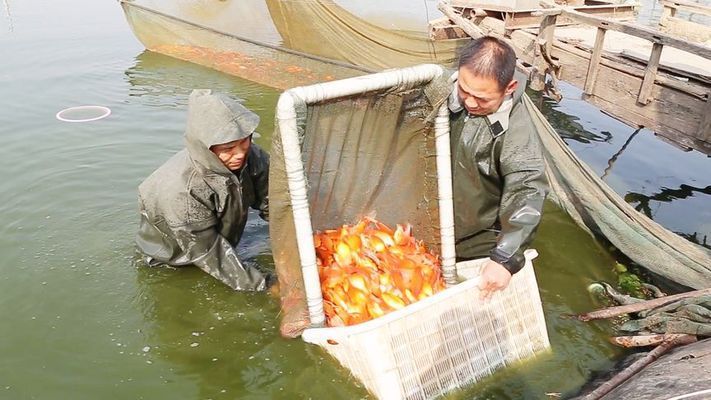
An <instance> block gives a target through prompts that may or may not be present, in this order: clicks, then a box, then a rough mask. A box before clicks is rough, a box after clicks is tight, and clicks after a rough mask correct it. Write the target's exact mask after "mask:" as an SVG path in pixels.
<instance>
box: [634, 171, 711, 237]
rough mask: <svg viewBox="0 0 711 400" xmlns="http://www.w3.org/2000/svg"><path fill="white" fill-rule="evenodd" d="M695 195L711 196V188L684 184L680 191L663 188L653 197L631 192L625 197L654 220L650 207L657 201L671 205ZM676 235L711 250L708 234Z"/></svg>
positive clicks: (682, 233)
mask: <svg viewBox="0 0 711 400" xmlns="http://www.w3.org/2000/svg"><path fill="white" fill-rule="evenodd" d="M694 193H696V196H698V195H699V194H702V195H704V194H705V195H711V186H706V187H694V186H690V185H684V184H682V185H681V186H679V188H678V189H671V188H662V189H661V190H660V191H659V192H657V193H654V194H651V195H645V194H642V193H636V192H629V193H627V194H626V195H625V201H626V202H627V203H630V204H632V205H634V208H635V209H636V210H637V211H639V212H641V213H644V215H646V216H648V217H649V218H653V216H654V215H653V213H652V207H651V205H650V203H651V202H653V201H656V202H662V203H671V202H672V201H674V200H682V199H686V198H689V197H694ZM676 233H677V234H679V235H681V236H683V237H684V238H686V239H687V240H689V241H691V242H694V243H697V244H700V245H702V246H704V247H708V248H711V243H709V242H708V237H707V235H706V234H703V233H701V234H700V233H699V232H676ZM702 235H703V236H702Z"/></svg>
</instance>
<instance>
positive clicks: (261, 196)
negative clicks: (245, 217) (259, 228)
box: [252, 146, 269, 221]
mask: <svg viewBox="0 0 711 400" xmlns="http://www.w3.org/2000/svg"><path fill="white" fill-rule="evenodd" d="M254 147H255V152H254V153H253V155H254V156H255V160H252V161H254V166H255V168H254V173H253V175H252V179H253V181H254V191H255V200H254V204H252V208H254V209H255V210H258V211H259V216H260V217H262V219H263V220H265V221H269V154H268V153H267V152H265V151H264V150H262V149H261V148H260V147H258V146H254Z"/></svg>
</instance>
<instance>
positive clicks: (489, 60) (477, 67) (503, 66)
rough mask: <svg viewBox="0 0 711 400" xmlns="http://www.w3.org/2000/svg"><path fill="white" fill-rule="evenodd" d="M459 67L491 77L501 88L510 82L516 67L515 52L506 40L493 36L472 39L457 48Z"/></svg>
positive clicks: (504, 87)
mask: <svg viewBox="0 0 711 400" xmlns="http://www.w3.org/2000/svg"><path fill="white" fill-rule="evenodd" d="M459 68H466V69H467V70H468V71H469V72H471V73H473V74H475V75H478V76H483V77H487V78H493V79H495V80H496V82H497V83H498V84H499V88H500V89H501V90H504V89H506V86H507V85H508V84H509V82H511V80H512V79H513V76H514V70H515V69H516V53H515V52H514V49H513V48H512V47H511V46H510V45H509V44H508V43H506V42H504V41H503V40H501V39H498V38H495V37H493V36H483V37H480V38H477V39H474V40H472V41H471V42H469V43H467V44H466V45H465V46H464V47H462V48H461V49H460V50H459Z"/></svg>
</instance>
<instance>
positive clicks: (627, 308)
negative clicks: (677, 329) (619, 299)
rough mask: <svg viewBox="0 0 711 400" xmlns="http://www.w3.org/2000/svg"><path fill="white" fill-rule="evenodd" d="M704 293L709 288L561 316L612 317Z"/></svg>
mask: <svg viewBox="0 0 711 400" xmlns="http://www.w3.org/2000/svg"><path fill="white" fill-rule="evenodd" d="M704 295H711V288H707V289H702V290H693V291H690V292H686V293H680V294H675V295H671V296H665V297H660V298H658V299H653V300H647V301H642V302H639V303H634V304H627V305H624V306H617V307H609V308H604V309H602V310H597V311H592V312H589V313H584V314H579V315H570V314H564V315H562V316H563V317H566V318H575V319H578V320H580V321H592V320H595V319H604V318H613V317H617V316H620V315H624V314H629V313H635V312H640V311H644V310H649V309H651V308H655V307H660V306H663V305H666V304H669V303H671V302H673V301H676V300H680V299H686V298H689V297H697V296H704Z"/></svg>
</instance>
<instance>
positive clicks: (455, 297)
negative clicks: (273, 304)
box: [302, 250, 550, 400]
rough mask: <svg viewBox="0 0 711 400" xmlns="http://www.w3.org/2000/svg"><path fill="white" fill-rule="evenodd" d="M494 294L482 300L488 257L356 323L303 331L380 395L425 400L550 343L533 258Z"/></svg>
mask: <svg viewBox="0 0 711 400" xmlns="http://www.w3.org/2000/svg"><path fill="white" fill-rule="evenodd" d="M536 255H537V254H536V252H535V250H529V251H528V252H527V254H526V266H525V267H524V268H523V269H522V270H521V271H520V272H519V273H517V274H516V275H514V276H513V278H512V279H511V283H510V285H509V286H508V287H507V288H506V290H504V291H502V292H498V293H496V294H495V295H494V296H493V297H492V298H491V300H490V301H484V302H482V301H480V300H479V290H478V289H477V283H478V279H477V278H476V277H475V276H476V275H478V270H479V267H480V266H481V264H482V263H483V261H484V260H476V261H468V262H465V263H458V264H457V270H458V271H459V274H460V277H462V278H465V279H467V278H471V279H467V280H466V281H464V282H462V283H460V284H458V285H455V286H453V287H450V288H448V289H446V290H444V291H442V292H439V293H437V294H435V295H434V296H432V297H429V298H426V299H424V300H421V301H418V302H417V303H414V304H411V305H409V306H407V307H405V308H403V309H400V310H397V311H395V312H392V313H390V314H387V315H385V316H383V317H380V318H377V319H374V320H371V321H368V322H364V323H361V324H358V325H354V326H349V327H338V328H312V329H307V330H306V331H304V333H303V335H302V338H303V339H304V341H306V342H308V343H313V344H317V345H319V346H322V347H323V348H325V349H326V351H328V352H329V353H330V354H331V355H332V356H333V357H335V358H336V359H337V360H338V361H339V362H340V363H341V364H342V365H343V366H345V367H346V368H348V369H349V370H350V371H351V373H352V374H353V375H354V376H355V377H357V378H358V379H359V380H360V381H361V382H363V384H364V385H365V387H366V388H368V390H370V391H371V392H372V393H373V394H374V395H375V396H377V397H378V398H380V399H408V400H415V399H421V400H427V399H432V398H434V397H437V396H439V395H441V394H444V393H446V392H448V391H450V390H452V389H456V388H461V387H464V386H466V385H469V384H471V383H474V382H477V381H478V380H480V379H481V378H483V377H486V376H488V375H491V374H492V373H493V372H494V371H496V370H497V369H499V368H502V367H504V366H506V365H509V364H511V363H513V362H516V361H519V360H523V359H526V358H528V357H530V356H532V355H534V354H536V353H538V352H540V351H542V350H545V349H547V348H548V347H549V346H550V343H549V341H548V333H547V331H546V324H545V320H544V318H543V310H542V308H541V300H540V296H539V294H538V286H537V284H536V276H535V274H534V273H533V266H532V263H531V260H532V259H533V258H534V257H536Z"/></svg>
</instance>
